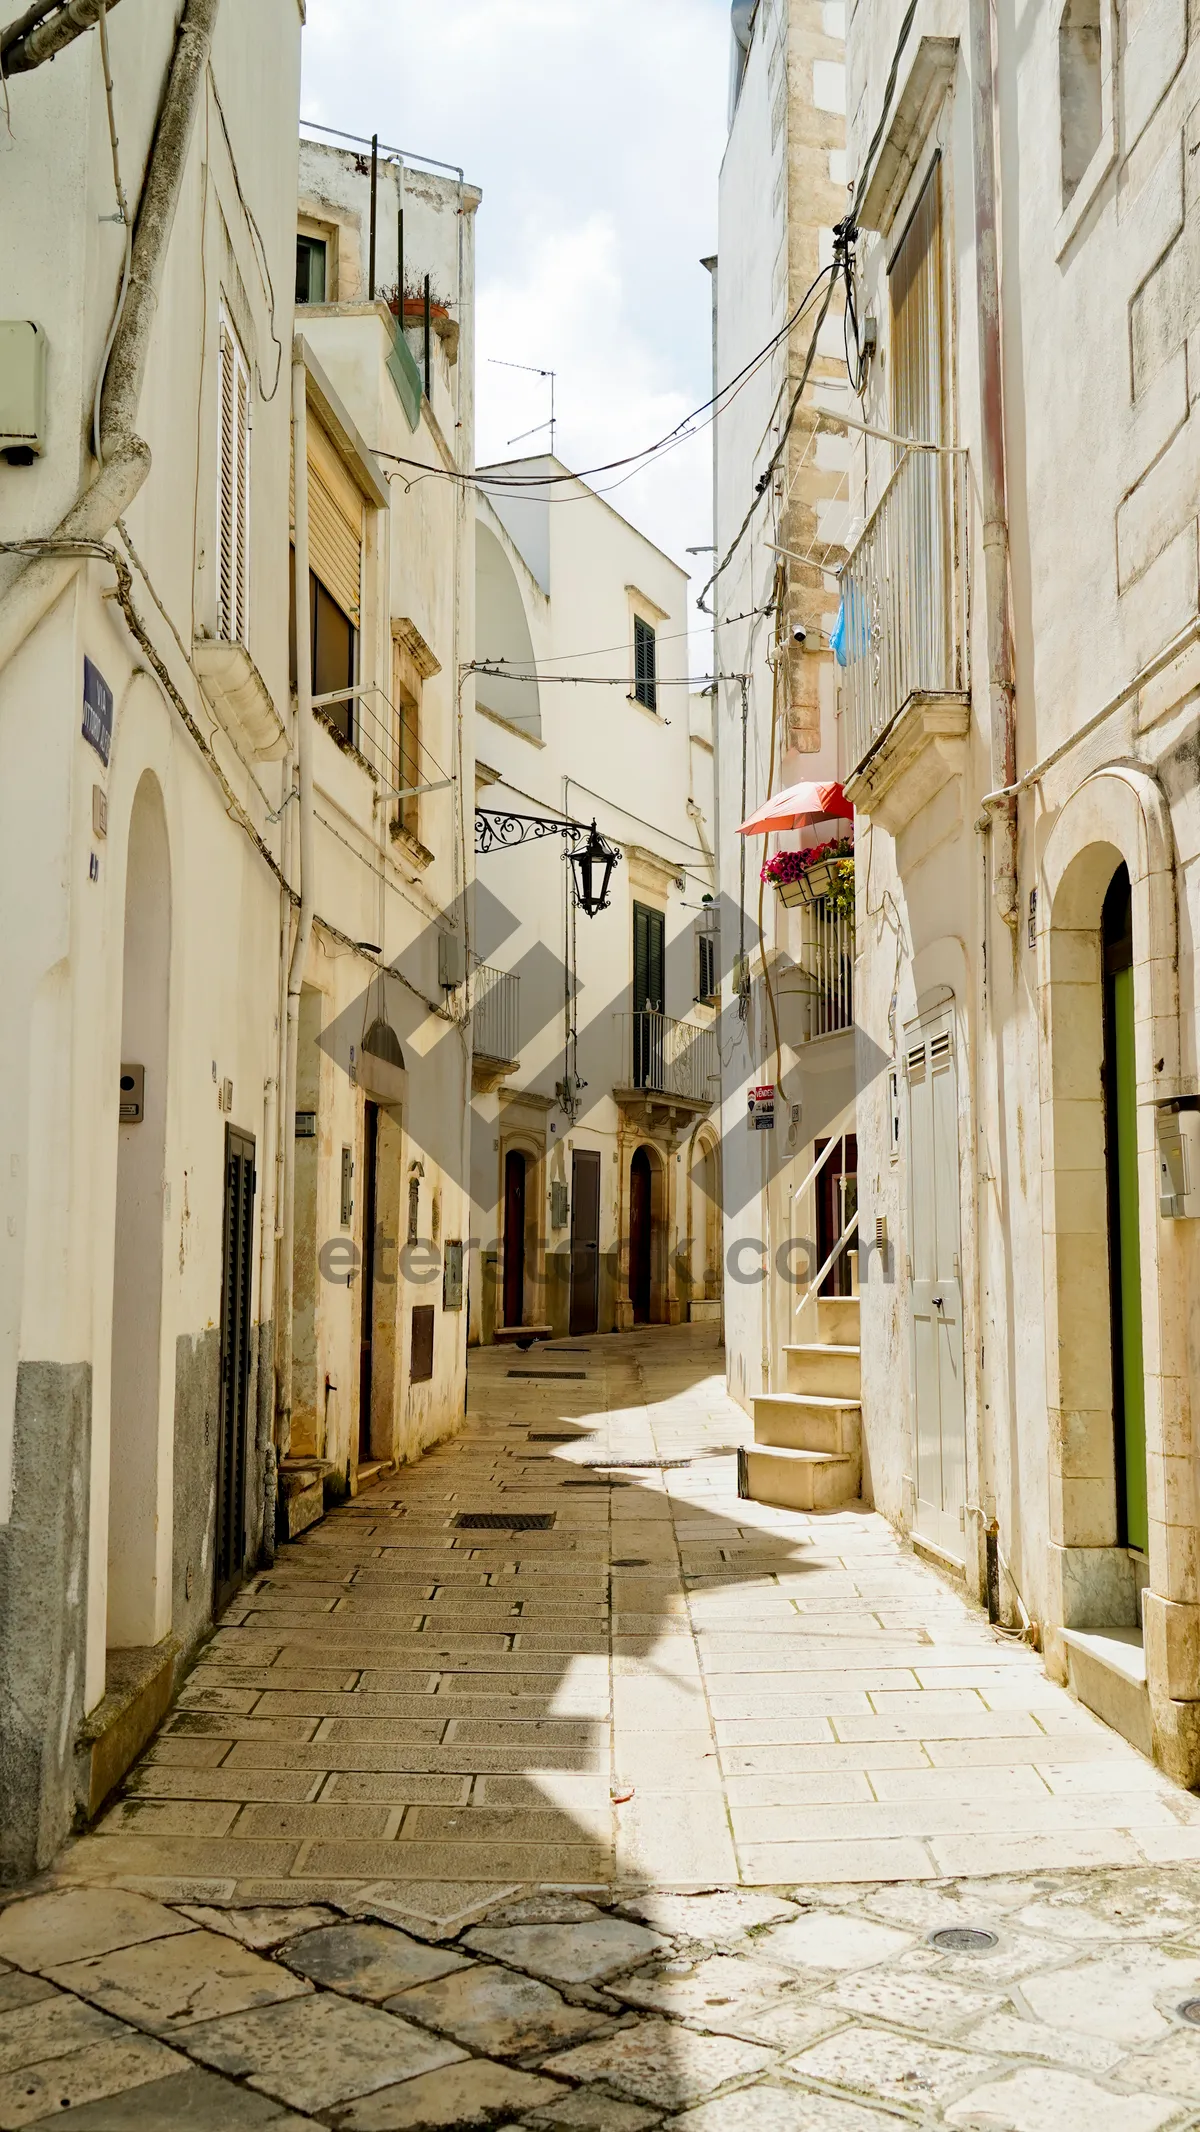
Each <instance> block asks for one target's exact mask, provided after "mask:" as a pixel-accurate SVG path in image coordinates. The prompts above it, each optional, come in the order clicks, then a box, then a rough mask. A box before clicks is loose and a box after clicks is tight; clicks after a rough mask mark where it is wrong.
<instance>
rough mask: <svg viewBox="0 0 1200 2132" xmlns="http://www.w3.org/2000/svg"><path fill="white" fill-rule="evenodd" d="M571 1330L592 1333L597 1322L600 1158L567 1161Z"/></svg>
mask: <svg viewBox="0 0 1200 2132" xmlns="http://www.w3.org/2000/svg"><path fill="white" fill-rule="evenodd" d="M570 1323H571V1331H572V1332H573V1333H594V1332H595V1331H596V1330H597V1328H598V1326H599V1323H600V1157H599V1155H597V1154H592V1153H580V1154H577V1155H575V1156H574V1157H573V1158H572V1162H571V1320H570Z"/></svg>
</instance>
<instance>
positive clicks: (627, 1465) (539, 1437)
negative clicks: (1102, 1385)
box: [0, 1327, 1200, 2132]
mask: <svg viewBox="0 0 1200 2132" xmlns="http://www.w3.org/2000/svg"><path fill="white" fill-rule="evenodd" d="M720 1362H721V1357H720V1354H719V1351H718V1350H717V1348H716V1346H715V1343H714V1333H713V1328H712V1327H695V1328H679V1329H677V1330H672V1331H665V1330H664V1331H657V1330H656V1331H653V1332H649V1331H648V1332H640V1333H636V1334H632V1335H627V1336H622V1337H619V1338H607V1339H599V1338H597V1339H593V1340H592V1341H591V1342H569V1343H562V1345H561V1346H560V1347H559V1348H558V1349H556V1350H552V1351H546V1350H544V1349H543V1350H540V1351H538V1352H537V1353H535V1354H533V1355H531V1356H529V1357H516V1356H512V1355H509V1354H506V1353H500V1352H496V1351H489V1352H487V1353H485V1354H483V1355H481V1356H479V1357H478V1358H477V1359H476V1362H475V1364H474V1367H473V1370H472V1401H471V1405H472V1412H471V1416H470V1419H469V1422H468V1426H467V1428H466V1430H465V1432H464V1433H463V1435H462V1436H461V1437H460V1438H458V1439H457V1440H456V1441H455V1442H454V1443H452V1444H448V1445H446V1446H444V1447H443V1448H442V1449H441V1450H439V1451H438V1452H436V1453H434V1454H432V1455H431V1456H430V1457H428V1458H426V1459H425V1460H424V1461H423V1462H422V1463H421V1464H420V1465H419V1466H416V1467H411V1468H406V1469H405V1470H404V1471H403V1472H401V1473H400V1474H398V1475H395V1476H391V1477H389V1478H388V1479H387V1480H386V1481H384V1482H383V1483H382V1484H381V1485H379V1486H377V1487H376V1488H374V1489H373V1490H372V1491H371V1492H370V1493H369V1494H366V1495H363V1496H361V1497H359V1498H358V1499H357V1500H356V1501H355V1502H353V1503H351V1504H348V1505H347V1506H345V1508H344V1509H342V1510H340V1511H338V1512H336V1513H334V1514H333V1515H332V1516H331V1517H329V1518H328V1519H327V1520H326V1521H325V1523H324V1524H323V1525H321V1526H319V1527H317V1528H315V1529H314V1530H312V1531H311V1532H309V1533H307V1534H306V1535H305V1536H304V1538H303V1539H302V1540H301V1541H300V1542H299V1543H297V1544H296V1545H294V1546H292V1547H289V1548H286V1549H284V1550H282V1551H281V1553H280V1557H279V1561H278V1563H277V1565H276V1568H275V1569H274V1570H273V1571H272V1572H271V1573H270V1574H265V1575H262V1576H259V1577H257V1578H256V1579H255V1580H254V1581H253V1583H252V1585H251V1586H249V1587H247V1589H246V1590H245V1591H244V1592H243V1593H242V1594H241V1595H240V1597H239V1599H238V1602H237V1603H236V1605H235V1606H234V1607H233V1608H232V1609H231V1610H230V1612H229V1613H228V1614H227V1615H226V1616H225V1618H224V1621H223V1623H222V1626H221V1627H220V1629H219V1630H218V1631H217V1633H216V1635H215V1636H214V1638H213V1639H212V1642H211V1643H210V1645H209V1646H208V1648H207V1649H206V1651H205V1652H204V1654H203V1657H202V1660H201V1663H200V1664H199V1665H198V1666H197V1667H196V1669H195V1671H194V1672H193V1674H192V1676H191V1678H190V1680H189V1682H188V1684H187V1686H186V1687H185V1689H184V1692H183V1695H182V1697H181V1700H180V1703H179V1706H178V1708H177V1709H176V1711H175V1712H174V1713H173V1715H172V1717H171V1718H170V1719H169V1720H168V1723H167V1725H166V1726H165V1727H164V1730H163V1732H162V1734H161V1735H160V1736H159V1738H158V1740H157V1741H156V1742H155V1743H154V1745H153V1746H152V1747H151V1749H150V1751H149V1753H148V1754H147V1756H146V1758H145V1759H144V1761H143V1762H142V1763H141V1765H140V1766H139V1767H138V1768H137V1769H136V1770H135V1771H134V1772H133V1773H132V1774H131V1777H130V1779H129V1782H128V1784H127V1786H126V1789H125V1793H124V1795H123V1797H122V1798H120V1799H119V1800H118V1801H117V1802H116V1803H115V1805H114V1806H113V1807H112V1808H111V1809H110V1810H109V1812H108V1814H107V1815H106V1816H105V1818H104V1820H103V1821H102V1822H101V1824H100V1826H99V1827H98V1829H97V1830H96V1831H95V1832H94V1833H93V1834H91V1835H89V1836H87V1837H84V1838H82V1839H81V1840H79V1841H78V1842H76V1843H75V1844H73V1845H71V1846H69V1847H68V1849H67V1851H66V1852H65V1853H64V1854H63V1856H62V1858H61V1859H60V1860H59V1861H58V1864H57V1866H56V1869H55V1872H54V1873H53V1874H52V1875H49V1876H46V1879H45V1880H44V1882H43V1883H41V1884H40V1885H39V1888H38V1889H37V1890H34V1891H27V1892H26V1894H25V1895H24V1896H23V1897H19V1898H18V1899H16V1900H13V1899H11V1898H10V1899H9V1901H8V1904H7V1907H5V1908H4V1909H3V1911H2V1913H0V2132H2V2128H4V2127H7V2126H16V2125H24V2124H27V2123H37V2122H40V2121H42V2120H43V2119H45V2118H47V2117H49V2116H54V2117H56V2118H58V2119H59V2121H60V2122H66V2123H69V2124H72V2125H78V2126H80V2127H90V2128H92V2132H102V2128H108V2127H113V2128H115V2127H126V2126H129V2127H136V2126H139V2125H143V2124H145V2125H147V2126H151V2125H170V2126H176V2125H179V2126H188V2127H194V2128H195V2132H223V2128H225V2127H226V2126H228V2127H231V2128H236V2127H241V2126H243V2125H244V2126H256V2125H263V2126H271V2127H283V2126H287V2125H289V2124H298V2123H306V2122H317V2123H324V2124H330V2125H333V2124H336V2125H346V2126H356V2127H362V2128H364V2132H365V2128H367V2127H379V2128H381V2132H382V2128H385V2127H392V2126H397V2127H399V2126H422V2125H430V2126H434V2125H473V2124H488V2125H504V2126H515V2125H521V2126H523V2127H529V2128H531V2132H532V2128H533V2127H545V2128H550V2127H555V2126H563V2127H568V2126H575V2127H579V2128H581V2132H584V2128H592V2132H638V2128H640V2127H643V2126H651V2125H658V2124H661V2123H665V2122H668V2121H670V2122H675V2121H676V2119H678V2120H679V2122H680V2123H681V2124H682V2125H683V2126H685V2127H686V2128H689V2132H740V2128H741V2127H743V2126H745V2127H748V2128H761V2132H790V2128H793V2127H795V2128H807V2127H810V2126H819V2127H821V2128H826V2127H828V2128H829V2132H884V2128H885V2127H886V2125H887V2124H888V2123H889V2122H891V2123H892V2124H893V2125H895V2124H896V2122H897V2121H900V2122H903V2123H914V2122H915V2123H917V2124H922V2125H927V2126H931V2125H935V2124H943V2125H947V2126H963V2127H972V2126H978V2127H984V2126H986V2127H990V2128H995V2127H1004V2126H1011V2127H1013V2128H1015V2132H1043V2128H1046V2132H1050V2128H1051V2127H1053V2132H1059V2128H1060V2127H1061V2126H1062V2125H1063V2124H1064V2123H1065V2124H1066V2125H1068V2126H1069V2125H1071V2124H1081V2125H1082V2124H1084V2123H1085V2122H1087V2124H1088V2126H1089V2132H1109V2128H1110V2127H1111V2132H1157V2128H1158V2127H1170V2128H1171V2132H1175V2128H1177V2127H1178V2128H1182V2127H1183V2126H1192V2125H1193V2124H1195V2125H1197V2126H1200V2027H1193V2026H1192V2023H1191V2015H1190V2013H1186V2014H1185V2013H1183V2012H1181V2011H1180V2009H1181V2008H1189V2007H1190V2009H1191V2012H1194V2013H1196V2014H1200V1802H1197V1801H1196V1800H1195V1799H1193V1798H1191V1797H1190V1796H1189V1795H1188V1794H1186V1793H1182V1792H1179V1791H1177V1790H1176V1789H1175V1788H1174V1787H1172V1786H1171V1785H1169V1784H1168V1783H1166V1781H1165V1780H1164V1779H1162V1778H1161V1777H1160V1776H1159V1775H1158V1774H1157V1773H1156V1772H1155V1771H1154V1770H1153V1769H1151V1768H1150V1767H1149V1765H1148V1764H1146V1763H1145V1762H1143V1761H1142V1760H1141V1758H1140V1757H1139V1756H1138V1755H1136V1754H1135V1753H1134V1752H1133V1750H1132V1749H1130V1748H1129V1747H1127V1746H1126V1745H1125V1743H1124V1742H1123V1741H1121V1740H1119V1739H1117V1738H1116V1737H1115V1736H1114V1735H1113V1734H1111V1733H1109V1732H1107V1731H1106V1730H1105V1728H1104V1727H1103V1726H1101V1725H1100V1724H1099V1723H1098V1722H1097V1721H1096V1720H1095V1719H1093V1718H1092V1717H1091V1716H1090V1715H1089V1714H1088V1713H1087V1712H1086V1711H1084V1710H1082V1709H1080V1708H1079V1707H1078V1706H1077V1705H1076V1704H1074V1703H1073V1702H1072V1701H1071V1700H1070V1699H1069V1698H1068V1697H1067V1696H1066V1695H1065V1693H1064V1692H1063V1691H1061V1690H1060V1689H1058V1688H1057V1687H1055V1686H1054V1685H1053V1684H1052V1683H1050V1682H1048V1681H1047V1680H1046V1679H1045V1677H1044V1675H1043V1673H1042V1671H1041V1666H1040V1661H1039V1660H1038V1658H1037V1657H1036V1655H1035V1654H1034V1653H1033V1652H1031V1651H1030V1650H1028V1649H1026V1648H1025V1647H1024V1646H1023V1645H1021V1644H1016V1643H1014V1642H1013V1641H1012V1640H1011V1639H1006V1638H1004V1637H1002V1636H998V1635H997V1634H996V1633H995V1632H993V1631H992V1630H990V1629H989V1627H988V1625H987V1623H986V1621H985V1620H984V1619H983V1618H982V1617H981V1616H980V1614H979V1613H978V1611H977V1610H974V1609H972V1608H969V1607H968V1606H967V1605H966V1604H965V1602H964V1600H963V1599H962V1597H961V1596H960V1595H959V1594H958V1593H957V1592H956V1591H955V1590H953V1589H952V1588H951V1587H950V1586H949V1585H948V1584H947V1583H945V1582H944V1581H942V1580H941V1579H940V1578H939V1577H937V1576H936V1575H935V1574H934V1573H933V1572H932V1571H931V1570H929V1569H928V1568H926V1567H924V1566H923V1565H921V1564H920V1563H918V1562H917V1561H916V1560H915V1558H914V1557H913V1556H912V1555H911V1553H909V1552H907V1551H906V1550H905V1549H904V1547H903V1546H902V1545H901V1544H900V1543H899V1541H898V1540H897V1539H896V1537H895V1536H894V1535H893V1534H892V1533H891V1531H890V1530H889V1528H888V1527H887V1526H886V1525H884V1524H883V1522H882V1521H881V1520H879V1519H877V1518H875V1517H873V1516H871V1515H870V1514H866V1513H861V1512H841V1513H837V1514H834V1515H830V1516H826V1517H816V1518H814V1517H807V1516H802V1515H798V1514H795V1513H787V1512H778V1511H771V1510H768V1509H764V1508H763V1507H761V1506H759V1505H756V1504H749V1503H741V1502H739V1501H738V1500H737V1497H736V1493H735V1459H734V1455H733V1454H734V1450H735V1448H736V1444H737V1442H738V1441H739V1440H741V1439H742V1438H743V1437H744V1436H745V1435H746V1434H747V1433H748V1424H747V1422H746V1418H745V1417H744V1416H743V1414H742V1413H741V1411H740V1410H739V1409H738V1408H737V1407H736V1406H735V1405H733V1403H732V1402H731V1401H730V1400H729V1399H728V1397H727V1395H726V1393H725V1390H724V1385H723V1380H722V1378H721V1376H720V1374H719V1370H720ZM650 1461H658V1462H661V1464H658V1465H651V1464H650V1463H649V1462H650ZM481 1516H482V1517H484V1518H490V1519H492V1520H499V1523H494V1524H493V1525H492V1526H491V1527H490V1529H489V1528H488V1527H486V1526H485V1527H482V1528H480V1527H479V1526H477V1525H466V1524H464V1523H462V1522H461V1520H463V1519H464V1518H475V1519H478V1518H479V1517H481ZM514 1518H516V1519H520V1520H533V1521H534V1524H533V1527H532V1528H531V1529H528V1530H520V1531H516V1530H514V1529H513V1526H512V1520H513V1519H514ZM1193 1860H1194V1861H1196V1863H1195V1864H1192V1863H1189V1861H1193ZM966 1876H970V1877H969V1878H967V1877H966ZM702 1891H708V1892H702ZM945 1927H952V1928H967V1929H968V1930H969V1931H970V1932H972V1933H975V1934H982V1935H984V1937H983V1939H982V1940H980V1941H979V1942H978V1943H976V1944H972V1945H969V1946H966V1947H962V1946H955V1945H947V1944H945V1943H942V1942H938V1941H935V1940H934V1939H933V1938H931V1935H933V1934H936V1933H937V1932H939V1931H940V1930H942V1929H943V1928H945ZM681 2112H683V2113H685V2114H684V2115H683V2116H682V2117H681V2116H680V2113H681ZM880 2113H882V2114H880Z"/></svg>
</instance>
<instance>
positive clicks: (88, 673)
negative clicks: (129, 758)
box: [83, 659, 113, 764]
mask: <svg viewBox="0 0 1200 2132" xmlns="http://www.w3.org/2000/svg"><path fill="white" fill-rule="evenodd" d="M112 731H113V693H112V690H111V689H110V687H109V685H108V683H107V681H106V680H105V678H104V676H103V674H102V673H101V672H100V669H99V667H98V666H93V665H92V662H91V660H90V659H85V660H84V662H83V737H84V739H85V740H86V741H87V743H88V746H89V747H92V748H95V750H96V753H97V755H98V756H99V757H100V760H101V762H102V763H104V764H107V762H108V758H109V753H110V751H111V749H112Z"/></svg>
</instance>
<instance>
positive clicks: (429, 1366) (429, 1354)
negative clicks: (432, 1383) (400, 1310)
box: [408, 1303, 434, 1384]
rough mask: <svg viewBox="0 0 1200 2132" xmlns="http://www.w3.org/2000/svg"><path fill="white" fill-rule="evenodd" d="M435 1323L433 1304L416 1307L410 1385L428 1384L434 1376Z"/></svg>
mask: <svg viewBox="0 0 1200 2132" xmlns="http://www.w3.org/2000/svg"><path fill="white" fill-rule="evenodd" d="M433 1321H434V1307H433V1304H432V1303H418V1304H416V1305H415V1307H414V1309H413V1314H412V1348H411V1351H410V1356H409V1364H408V1378H409V1383H410V1384H428V1382H429V1380H430V1378H431V1377H432V1375H433Z"/></svg>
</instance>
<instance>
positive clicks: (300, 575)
mask: <svg viewBox="0 0 1200 2132" xmlns="http://www.w3.org/2000/svg"><path fill="white" fill-rule="evenodd" d="M292 455H293V459H294V461H295V468H296V483H295V486H296V550H295V570H296V760H297V766H298V769H299V783H300V801H299V807H300V912H299V917H298V919H297V923H296V933H295V938H294V940H293V942H292V954H291V961H290V963H289V965H288V988H287V1050H286V1063H285V1073H284V1092H283V1102H282V1104H281V1106H280V1120H279V1133H280V1141H281V1145H282V1149H283V1221H282V1223H281V1228H282V1232H283V1233H282V1236H281V1238H280V1245H279V1279H278V1282H277V1284H276V1294H277V1296H278V1298H279V1307H278V1322H277V1325H276V1335H275V1337H276V1351H277V1353H278V1356H279V1368H278V1377H277V1398H276V1441H277V1444H278V1448H279V1455H280V1457H281V1458H286V1456H287V1454H288V1451H289V1450H290V1448H291V1437H292V1308H293V1286H294V1272H295V1268H294V1258H295V1249H294V1247H295V1238H296V1068H297V1062H298V1059H299V1055H300V993H301V989H302V987H303V984H304V972H305V968H306V966H307V963H308V948H309V942H310V941H311V939H312V929H313V911H314V908H315V902H316V878H315V867H314V845H315V828H314V816H313V714H312V666H311V663H310V659H309V656H308V648H309V644H310V642H311V627H312V624H311V619H310V609H309V589H308V377H307V372H306V371H305V367H304V362H303V358H302V357H300V356H294V357H293V360H292Z"/></svg>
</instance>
